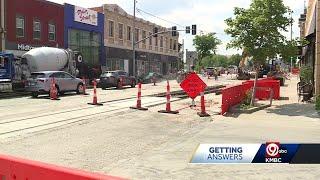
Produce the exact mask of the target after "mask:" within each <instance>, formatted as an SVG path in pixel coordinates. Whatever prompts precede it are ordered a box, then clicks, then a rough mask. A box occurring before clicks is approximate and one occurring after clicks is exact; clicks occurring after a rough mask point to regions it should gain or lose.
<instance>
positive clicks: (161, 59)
mask: <svg viewBox="0 0 320 180" xmlns="http://www.w3.org/2000/svg"><path fill="white" fill-rule="evenodd" d="M106 52H107V53H106V54H107V70H109V71H110V70H125V71H126V72H128V73H130V74H132V66H133V64H132V50H128V49H120V48H114V47H106ZM177 64H178V57H176V56H168V55H163V54H155V53H149V52H143V51H136V69H137V75H138V76H140V75H144V74H148V73H149V72H157V73H159V74H163V75H167V74H168V73H170V72H173V71H174V70H176V69H177Z"/></svg>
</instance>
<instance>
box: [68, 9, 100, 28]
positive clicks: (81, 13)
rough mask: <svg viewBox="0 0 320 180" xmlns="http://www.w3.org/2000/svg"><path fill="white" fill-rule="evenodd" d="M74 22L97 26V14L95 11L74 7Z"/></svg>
mask: <svg viewBox="0 0 320 180" xmlns="http://www.w3.org/2000/svg"><path fill="white" fill-rule="evenodd" d="M74 21H77V22H81V23H85V24H90V25H94V26H97V25H98V13H97V12H96V11H93V10H90V9H85V8H82V7H78V6H75V7H74Z"/></svg>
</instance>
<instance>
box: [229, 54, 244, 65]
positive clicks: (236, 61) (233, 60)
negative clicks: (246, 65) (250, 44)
mask: <svg viewBox="0 0 320 180" xmlns="http://www.w3.org/2000/svg"><path fill="white" fill-rule="evenodd" d="M241 59H242V56H241V55H240V54H234V55H232V56H231V57H229V58H228V63H227V65H228V66H230V65H234V66H239V64H240V61H241Z"/></svg>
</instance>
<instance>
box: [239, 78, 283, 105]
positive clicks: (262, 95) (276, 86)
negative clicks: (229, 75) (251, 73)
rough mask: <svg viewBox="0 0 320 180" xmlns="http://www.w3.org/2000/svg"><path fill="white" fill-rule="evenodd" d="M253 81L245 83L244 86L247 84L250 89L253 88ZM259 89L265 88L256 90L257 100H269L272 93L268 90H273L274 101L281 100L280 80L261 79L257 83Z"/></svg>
mask: <svg viewBox="0 0 320 180" xmlns="http://www.w3.org/2000/svg"><path fill="white" fill-rule="evenodd" d="M253 83H254V81H253V80H248V81H245V82H243V83H242V84H246V85H247V86H249V87H251V88H252V87H253ZM257 87H264V88H259V89H257V90H256V94H255V95H256V98H257V99H261V100H265V99H269V96H270V91H269V90H268V88H271V89H272V90H273V93H274V94H273V99H275V100H279V99H280V81H279V80H269V79H259V80H258V81H257Z"/></svg>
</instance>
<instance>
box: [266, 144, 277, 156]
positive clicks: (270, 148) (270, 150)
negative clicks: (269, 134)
mask: <svg viewBox="0 0 320 180" xmlns="http://www.w3.org/2000/svg"><path fill="white" fill-rule="evenodd" d="M279 149H280V147H279V144H278V143H269V144H267V147H266V153H267V156H268V157H278V156H279Z"/></svg>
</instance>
